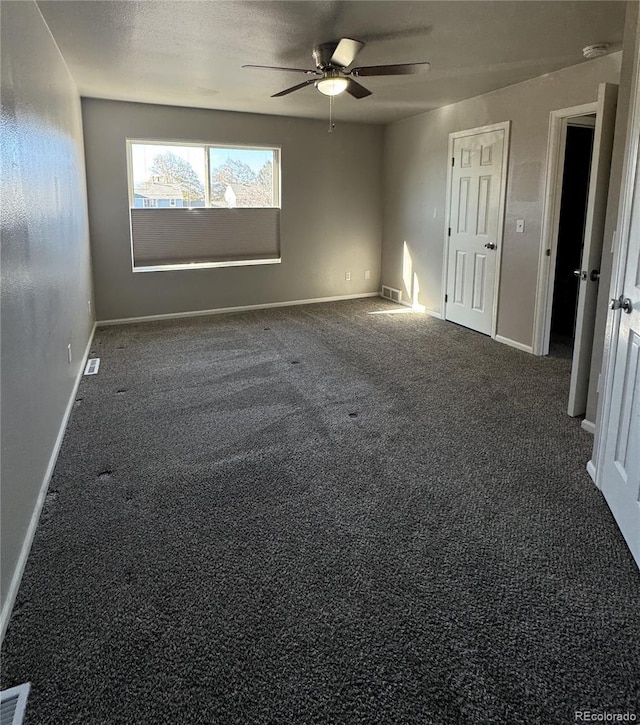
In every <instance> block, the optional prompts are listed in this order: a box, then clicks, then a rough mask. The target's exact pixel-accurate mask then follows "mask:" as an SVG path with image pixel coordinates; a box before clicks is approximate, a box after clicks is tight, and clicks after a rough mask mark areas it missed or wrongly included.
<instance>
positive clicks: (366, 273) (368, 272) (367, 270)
mask: <svg viewBox="0 0 640 725" xmlns="http://www.w3.org/2000/svg"><path fill="white" fill-rule="evenodd" d="M364 278H365V279H371V270H370V269H365V271H364Z"/></svg>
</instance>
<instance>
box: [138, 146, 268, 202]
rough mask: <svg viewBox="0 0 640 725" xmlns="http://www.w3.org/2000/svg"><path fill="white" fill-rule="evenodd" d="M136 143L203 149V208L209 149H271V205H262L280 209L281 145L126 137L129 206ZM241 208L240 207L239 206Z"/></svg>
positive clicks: (207, 188) (207, 198)
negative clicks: (132, 151) (133, 153)
mask: <svg viewBox="0 0 640 725" xmlns="http://www.w3.org/2000/svg"><path fill="white" fill-rule="evenodd" d="M136 144H144V145H145V146H191V147H192V148H202V149H204V176H205V179H204V208H212V207H211V199H210V188H211V179H210V178H209V149H210V148H214V149H242V150H243V151H254V150H255V151H273V170H274V173H273V205H272V206H270V207H264V208H265V209H281V208H282V207H281V203H280V197H281V187H282V173H281V160H280V156H281V147H280V146H265V145H264V144H251V145H250V146H249V145H247V144H228V143H213V142H211V141H172V140H170V139H147V138H128V139H127V182H128V184H129V207H130V208H131V209H133V208H134V193H135V192H134V188H133V160H132V153H131V148H132V146H134V145H136ZM178 208H180V207H178ZM240 208H241V207H240Z"/></svg>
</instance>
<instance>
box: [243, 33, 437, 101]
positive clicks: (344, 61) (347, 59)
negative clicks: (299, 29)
mask: <svg viewBox="0 0 640 725" xmlns="http://www.w3.org/2000/svg"><path fill="white" fill-rule="evenodd" d="M362 48H364V43H363V42H362V41H360V40H353V39H352V38H342V40H340V41H337V42H331V43H322V44H321V45H317V46H316V47H315V48H314V49H313V59H314V61H315V64H316V69H315V70H310V69H307V68H280V67H278V66H272V65H243V66H242V67H243V68H262V69H265V70H277V71H288V72H291V73H304V74H305V75H311V76H316V77H315V78H311V79H309V80H306V81H304V83H298V85H296V86H292V87H291V88H286V89H285V90H284V91H280V93H274V94H273V95H272V96H271V98H279V97H280V96H286V95H288V94H289V93H293V92H294V91H299V90H300V89H301V88H306V87H307V86H310V85H315V87H316V88H317V89H318V90H319V91H320V93H324V95H325V96H337V95H338V94H339V93H342V92H343V91H346V92H347V93H348V94H349V95H351V96H353V97H354V98H366V96H370V95H371V91H370V90H368V89H367V88H365V87H364V86H363V85H360V83H358V82H357V81H355V80H354V77H356V78H360V77H363V76H399V75H411V74H413V73H422V72H424V71H427V70H429V68H430V66H431V64H430V63H426V62H420V63H397V64H395V65H369V66H361V67H360V68H352V69H351V70H347V68H348V67H349V66H350V65H351V64H352V63H353V61H354V60H355V59H356V56H357V55H358V53H359V52H360V51H361V50H362Z"/></svg>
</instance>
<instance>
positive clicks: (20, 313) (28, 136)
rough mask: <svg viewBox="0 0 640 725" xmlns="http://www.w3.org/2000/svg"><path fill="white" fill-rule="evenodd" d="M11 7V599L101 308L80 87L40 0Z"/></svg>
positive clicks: (7, 465) (7, 444)
mask: <svg viewBox="0 0 640 725" xmlns="http://www.w3.org/2000/svg"><path fill="white" fill-rule="evenodd" d="M0 12H1V14H2V18H1V24H2V87H1V93H0V96H1V100H2V126H1V135H2V150H1V157H0V161H1V178H2V212H1V221H2V361H1V362H2V479H1V481H2V482H1V496H2V562H1V564H2V566H1V571H2V573H1V580H0V584H1V587H2V605H3V609H4V607H5V604H7V603H8V599H7V594H8V588H9V586H10V582H11V580H12V577H13V575H14V572H15V571H16V565H17V563H18V560H19V556H20V551H21V548H22V546H23V542H24V541H25V535H26V533H27V529H28V526H29V523H30V520H31V517H32V514H33V512H34V510H35V508H36V502H37V499H38V494H39V492H40V489H41V486H42V483H43V480H44V477H45V473H46V471H47V467H48V464H49V461H50V458H51V455H52V452H53V451H54V448H55V444H56V439H57V436H58V432H59V429H60V426H61V423H62V421H63V418H64V415H65V410H66V407H67V404H68V402H69V398H70V395H71V393H72V392H73V388H74V381H75V378H76V376H77V374H78V372H79V366H80V363H81V358H82V354H83V352H84V350H85V348H86V345H87V342H88V339H89V335H90V332H91V328H92V325H93V320H92V319H91V314H90V309H89V305H88V302H89V300H90V299H91V282H90V280H91V270H90V261H89V240H88V224H87V205H86V191H85V181H84V160H83V150H82V122H81V112H80V99H79V97H78V94H77V92H76V88H75V86H74V84H73V83H72V81H71V79H70V76H69V74H68V72H67V68H66V66H65V64H64V62H63V60H62V57H61V56H60V54H59V52H58V49H57V47H56V45H55V44H54V42H53V39H52V38H51V35H50V33H49V31H48V28H47V26H46V25H45V23H44V21H43V20H42V17H41V15H40V11H39V10H38V8H37V6H36V4H35V3H33V2H17V3H13V2H2V3H1V4H0ZM69 343H71V345H72V350H73V354H74V360H73V363H72V364H69V363H68V361H67V345H68V344H69ZM3 614H5V615H6V611H4V612H3ZM4 621H5V619H4V617H3V622H4Z"/></svg>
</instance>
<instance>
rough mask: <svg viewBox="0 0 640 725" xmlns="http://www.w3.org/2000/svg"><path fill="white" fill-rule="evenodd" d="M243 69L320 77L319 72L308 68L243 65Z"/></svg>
mask: <svg viewBox="0 0 640 725" xmlns="http://www.w3.org/2000/svg"><path fill="white" fill-rule="evenodd" d="M242 67H243V68H261V69H262V70H284V71H288V72H290V73H306V74H307V75H308V76H319V75H321V74H320V73H318V71H317V70H309V69H308V68H280V67H279V66H276V65H243V66H242Z"/></svg>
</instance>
